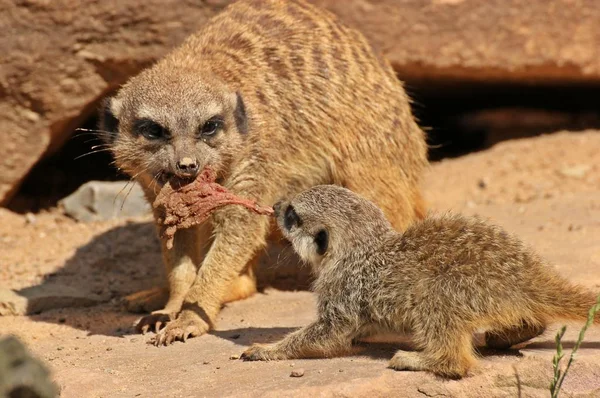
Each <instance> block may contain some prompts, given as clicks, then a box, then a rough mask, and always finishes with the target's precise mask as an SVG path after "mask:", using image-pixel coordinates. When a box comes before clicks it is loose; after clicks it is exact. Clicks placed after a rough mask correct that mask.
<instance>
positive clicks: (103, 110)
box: [98, 97, 121, 144]
mask: <svg viewBox="0 0 600 398" xmlns="http://www.w3.org/2000/svg"><path fill="white" fill-rule="evenodd" d="M120 108H121V101H119V100H117V99H115V98H110V97H107V98H104V99H103V100H102V103H101V105H100V112H99V113H100V115H99V116H100V117H99V121H98V130H102V135H101V137H102V139H103V140H104V141H105V142H107V143H109V144H112V143H113V142H114V141H115V138H117V133H118V132H119V119H117V116H116V115H117V114H118V112H119V111H120Z"/></svg>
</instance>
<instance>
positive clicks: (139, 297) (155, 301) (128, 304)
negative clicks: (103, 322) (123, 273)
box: [123, 287, 169, 314]
mask: <svg viewBox="0 0 600 398" xmlns="http://www.w3.org/2000/svg"><path fill="white" fill-rule="evenodd" d="M168 299H169V289H168V288H166V287H154V288H152V289H147V290H142V291H139V292H136V293H132V294H130V295H128V296H125V297H124V299H123V301H124V304H125V308H126V309H127V311H129V312H133V313H135V314H138V313H148V312H152V311H156V310H158V309H161V308H163V307H164V306H165V304H166V303H167V300H168Z"/></svg>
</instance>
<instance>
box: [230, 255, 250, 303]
mask: <svg viewBox="0 0 600 398" xmlns="http://www.w3.org/2000/svg"><path fill="white" fill-rule="evenodd" d="M252 266H253V264H250V266H249V267H248V270H247V271H246V272H244V273H242V274H241V275H240V276H239V277H238V278H237V279H235V280H234V281H233V283H232V284H231V286H230V287H229V289H228V291H227V293H226V294H225V297H224V298H223V303H231V302H232V301H238V300H243V299H245V298H248V297H250V296H252V295H253V294H254V293H256V277H255V276H254V270H253V269H252Z"/></svg>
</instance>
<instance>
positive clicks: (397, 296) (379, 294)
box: [242, 185, 600, 378]
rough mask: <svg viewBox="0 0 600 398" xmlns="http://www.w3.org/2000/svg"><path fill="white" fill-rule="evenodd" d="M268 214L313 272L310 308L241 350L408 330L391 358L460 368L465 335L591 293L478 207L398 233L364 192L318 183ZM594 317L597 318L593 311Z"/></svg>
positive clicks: (512, 334)
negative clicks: (409, 347)
mask: <svg viewBox="0 0 600 398" xmlns="http://www.w3.org/2000/svg"><path fill="white" fill-rule="evenodd" d="M275 214H276V217H277V222H278V225H279V227H280V228H281V230H282V231H283V234H284V235H285V236H286V237H287V238H288V239H289V240H290V241H291V242H292V245H293V247H294V249H295V250H296V251H297V252H298V254H299V256H300V257H301V258H302V259H303V260H305V261H307V262H308V263H310V264H311V266H312V268H313V271H314V272H315V274H316V276H317V278H316V280H315V283H314V290H315V292H316V293H317V294H318V318H317V320H316V321H315V322H313V323H312V324H310V325H309V326H306V327H304V328H302V329H300V330H298V331H296V332H294V333H291V334H289V335H288V336H286V337H285V338H284V339H283V340H281V341H280V342H277V343H274V344H270V345H254V346H252V347H250V348H249V349H248V350H246V352H244V354H243V356H242V357H243V358H244V359H246V360H276V359H291V358H305V357H329V356H335V355H339V354H342V353H344V352H348V351H349V349H350V348H351V344H352V341H353V339H355V338H356V337H363V336H365V334H369V333H374V332H377V331H385V332H388V331H394V332H408V333H410V334H411V335H412V337H413V341H414V344H415V346H416V347H415V348H416V349H417V350H418V351H414V352H413V351H410V352H408V351H402V350H400V351H398V352H397V353H396V354H395V355H394V357H393V358H392V359H391V361H390V363H389V366H390V367H391V368H393V369H396V370H426V371H431V372H434V373H435V374H437V375H440V376H444V377H448V378H461V377H463V376H465V375H466V373H467V371H468V370H469V368H470V367H471V366H472V365H473V364H474V363H475V355H474V352H473V351H474V350H473V343H472V335H473V332H475V331H476V330H478V329H485V330H487V332H486V334H485V340H486V344H487V346H488V347H492V348H508V347H510V346H512V345H515V344H518V343H521V342H524V341H526V340H529V339H531V338H533V337H535V336H538V335H540V334H541V333H542V332H543V331H544V330H545V327H546V325H547V324H548V323H549V322H552V321H554V320H558V319H571V320H578V321H584V320H585V319H586V318H587V314H588V310H589V308H590V307H591V306H592V305H594V303H595V301H596V299H595V295H594V294H593V293H592V292H589V291H586V290H585V289H583V288H580V287H577V286H574V285H572V284H570V283H569V282H568V281H567V280H565V279H564V278H562V277H561V276H559V275H558V273H557V272H556V271H555V270H554V269H553V268H552V267H550V266H548V265H546V264H545V263H544V262H543V261H542V260H541V259H540V258H539V257H538V256H536V255H535V254H533V253H532V252H531V251H529V250H528V249H527V248H525V247H524V245H523V244H522V243H521V242H520V241H519V240H518V239H517V238H515V237H513V236H510V235H509V234H507V233H506V232H505V231H504V230H502V229H501V228H499V227H496V226H492V225H489V224H486V223H485V222H483V221H481V220H479V219H477V218H467V217H463V216H459V215H443V216H430V217H427V218H425V219H424V220H422V221H418V222H416V223H415V224H414V225H412V226H410V227H409V228H408V229H407V230H406V231H405V232H404V233H398V232H396V231H395V230H394V229H393V228H392V226H391V225H390V223H389V222H388V221H387V219H386V218H385V216H384V214H383V212H382V211H381V210H380V209H379V208H378V207H377V206H375V204H373V203H372V202H370V201H368V200H366V199H364V198H362V197H360V196H358V195H357V194H355V193H353V192H351V191H350V190H348V189H345V188H341V187H337V186H332V185H322V186H317V187H314V188H311V189H309V190H307V191H304V192H302V193H300V194H299V195H297V196H296V197H294V198H293V199H292V200H291V202H279V203H277V204H276V205H275ZM595 323H600V317H598V316H596V319H595Z"/></svg>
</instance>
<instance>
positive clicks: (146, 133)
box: [133, 119, 169, 140]
mask: <svg viewBox="0 0 600 398" xmlns="http://www.w3.org/2000/svg"><path fill="white" fill-rule="evenodd" d="M133 131H134V132H135V133H136V134H139V135H141V136H143V137H144V138H146V139H148V140H159V139H162V138H166V137H167V136H168V134H169V133H168V131H167V129H165V128H164V127H163V126H161V125H160V124H158V123H156V122H155V121H153V120H150V119H138V120H136V121H135V122H133Z"/></svg>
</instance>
